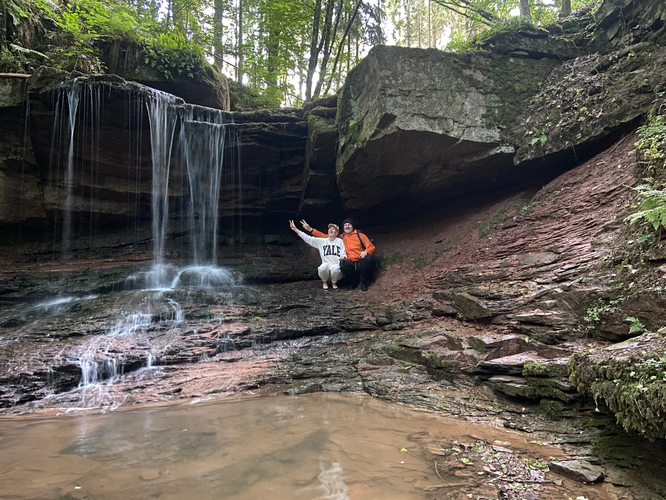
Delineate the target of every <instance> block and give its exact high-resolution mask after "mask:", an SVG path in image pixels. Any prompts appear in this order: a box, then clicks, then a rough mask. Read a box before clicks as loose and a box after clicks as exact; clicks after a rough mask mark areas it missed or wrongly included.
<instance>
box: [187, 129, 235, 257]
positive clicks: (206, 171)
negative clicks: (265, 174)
mask: <svg viewBox="0 0 666 500" xmlns="http://www.w3.org/2000/svg"><path fill="white" fill-rule="evenodd" d="M182 131H183V134H182V136H183V148H184V150H185V155H184V156H185V162H186V164H187V174H188V183H189V188H190V196H189V198H190V214H189V220H190V224H189V226H190V233H191V238H192V256H193V261H194V264H195V265H199V264H211V265H215V263H216V262H217V255H216V254H217V231H218V213H219V199H220V196H219V195H220V183H221V180H222V166H223V163H224V143H225V139H226V126H225V125H221V124H216V123H206V122H195V121H186V122H185V124H184V126H183V128H182Z"/></svg>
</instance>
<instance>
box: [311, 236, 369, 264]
mask: <svg viewBox="0 0 666 500" xmlns="http://www.w3.org/2000/svg"><path fill="white" fill-rule="evenodd" d="M359 235H360V236H361V239H362V240H363V244H364V245H365V251H366V252H368V253H369V254H370V255H374V253H375V245H373V244H372V241H370V238H368V237H367V236H366V235H365V234H363V233H360V232H358V231H357V230H356V229H354V230H353V231H352V232H351V233H350V234H349V235H348V234H347V233H342V234H341V235H340V238H342V241H343V242H344V244H345V250H346V251H347V259H348V260H349V261H350V262H358V261H359V260H361V252H363V246H362V245H361V242H360V241H359V239H358V237H359ZM312 236H316V237H317V238H328V234H325V233H322V232H321V231H317V230H316V229H313V230H312Z"/></svg>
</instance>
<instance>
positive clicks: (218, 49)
mask: <svg viewBox="0 0 666 500" xmlns="http://www.w3.org/2000/svg"><path fill="white" fill-rule="evenodd" d="M213 8H214V14H213V53H214V54H215V60H214V61H213V66H214V67H215V68H216V69H217V70H218V71H220V70H221V69H222V55H223V52H224V50H223V48H222V47H223V45H222V36H223V35H224V25H223V23H222V20H223V19H224V0H215V3H214V5H213Z"/></svg>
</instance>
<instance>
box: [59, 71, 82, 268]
mask: <svg viewBox="0 0 666 500" xmlns="http://www.w3.org/2000/svg"><path fill="white" fill-rule="evenodd" d="M80 96H81V81H80V80H79V79H78V78H75V79H74V81H73V82H72V86H71V87H70V88H69V89H68V90H67V103H68V106H69V108H68V109H69V151H68V152H67V166H66V170H65V210H64V214H63V226H62V255H63V258H64V259H65V260H67V259H69V258H70V257H71V244H72V242H71V239H72V209H73V197H74V192H73V191H74V188H73V186H74V132H75V131H76V114H77V111H78V109H79V98H80Z"/></svg>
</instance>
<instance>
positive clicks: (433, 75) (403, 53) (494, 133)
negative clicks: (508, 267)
mask: <svg viewBox="0 0 666 500" xmlns="http://www.w3.org/2000/svg"><path fill="white" fill-rule="evenodd" d="M559 64H560V62H559V61H557V60H554V59H550V58H542V59H539V60H535V59H527V58H517V57H511V56H498V55H491V54H449V53H444V52H440V51H436V50H422V49H406V48H402V47H384V46H380V47H375V48H374V49H372V50H371V51H370V53H369V54H368V56H367V57H366V58H365V59H364V60H363V61H362V62H361V63H360V64H359V65H358V66H357V67H356V68H355V69H354V70H353V71H352V72H351V73H350V74H349V76H348V77H347V80H346V82H345V86H344V89H343V91H342V94H341V96H340V103H339V105H338V117H337V119H338V126H339V130H340V149H339V155H338V160H337V170H336V171H337V177H338V186H339V187H340V192H341V195H342V197H343V199H344V200H345V205H344V206H345V208H346V209H348V210H352V211H368V212H376V213H379V212H381V213H383V214H384V215H386V214H389V213H391V212H393V213H396V214H397V213H399V214H400V215H406V213H408V212H410V211H412V210H415V209H418V208H419V207H420V206H423V204H425V203H430V202H433V201H435V200H438V199H442V198H445V197H448V196H454V195H455V196H462V195H464V194H465V193H467V192H471V191H477V192H478V190H479V189H480V188H482V186H483V185H486V186H487V185H489V184H503V183H506V182H515V181H517V180H519V179H520V177H521V176H522V175H523V174H524V173H523V172H519V171H517V170H516V169H515V168H514V167H513V163H512V159H513V155H514V152H515V150H514V148H513V146H512V145H511V144H509V143H507V142H506V141H505V140H503V138H502V130H503V129H505V128H507V127H509V126H510V125H511V124H512V123H513V122H514V121H515V120H516V118H517V117H518V116H519V115H520V113H521V111H522V110H523V109H524V108H525V106H526V104H527V102H529V99H530V98H531V97H532V96H533V95H535V94H536V93H537V92H538V90H539V88H540V85H541V82H543V81H544V80H545V78H546V77H547V76H548V74H549V73H550V72H551V71H552V69H553V68H554V67H555V66H557V65H559Z"/></svg>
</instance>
